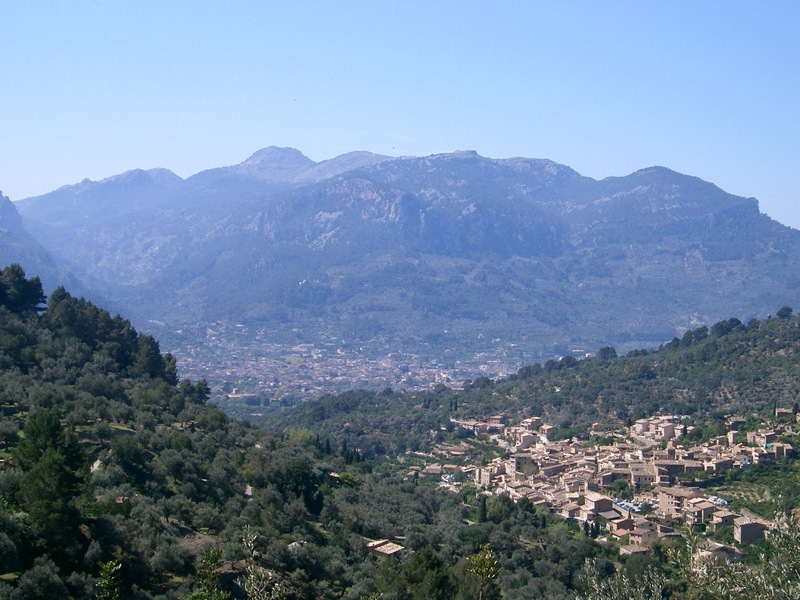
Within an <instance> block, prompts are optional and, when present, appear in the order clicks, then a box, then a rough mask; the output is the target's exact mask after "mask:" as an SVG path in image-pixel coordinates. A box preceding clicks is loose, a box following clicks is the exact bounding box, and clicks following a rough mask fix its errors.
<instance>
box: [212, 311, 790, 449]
mask: <svg viewBox="0 0 800 600" xmlns="http://www.w3.org/2000/svg"><path fill="white" fill-rule="evenodd" d="M778 314H780V315H781V317H779V318H771V319H767V320H763V321H759V320H755V319H754V320H752V321H750V322H748V323H747V324H744V323H742V322H741V321H740V320H739V319H736V318H731V319H726V320H724V321H720V322H718V323H715V324H714V325H712V326H711V327H710V328H706V327H702V328H698V329H694V330H690V331H688V332H687V333H686V334H684V335H683V336H682V337H681V338H674V339H673V340H672V341H671V342H669V343H667V344H665V345H663V346H662V347H661V348H660V349H659V350H658V351H653V352H648V351H632V352H631V353H630V354H629V355H627V356H620V357H617V356H616V350H614V349H613V348H611V347H605V348H602V349H600V351H599V352H598V353H597V354H596V355H593V356H591V357H589V358H585V359H583V360H576V359H574V358H572V357H566V358H564V359H561V360H549V361H547V362H546V363H544V364H534V365H530V366H526V367H523V368H521V369H520V370H519V371H518V373H517V374H516V375H512V376H509V377H506V378H502V379H496V380H493V379H489V378H486V377H483V378H479V379H476V380H468V381H466V382H464V385H463V389H451V388H449V387H447V386H445V385H439V386H437V388H436V389H435V390H433V391H431V392H425V393H413V392H409V393H403V392H395V391H393V390H391V389H386V390H384V391H382V392H374V391H368V390H353V391H348V392H344V393H342V394H339V395H335V396H327V397H323V398H319V399H317V400H312V401H309V402H306V403H303V404H301V405H299V406H295V407H292V408H284V409H278V410H275V411H272V412H269V413H267V414H266V415H265V416H264V417H263V418H260V419H259V422H260V423H261V424H263V425H265V426H266V427H268V428H270V429H276V430H282V429H283V428H285V427H290V426H291V427H307V428H310V429H312V430H314V431H319V432H321V433H322V434H328V435H334V434H336V433H339V432H343V434H344V435H345V436H346V437H345V439H347V441H348V443H349V444H351V445H354V446H358V447H359V448H362V450H363V451H364V452H365V454H366V455H367V456H375V455H382V454H389V455H394V454H398V453H402V452H404V451H405V450H407V449H414V450H424V451H428V450H430V449H431V448H432V446H433V445H434V444H435V443H437V442H438V441H440V439H439V438H440V437H441V433H439V432H440V430H441V428H442V427H449V428H450V429H452V424H450V425H448V423H449V421H450V419H451V418H458V419H474V418H486V417H488V416H489V415H495V414H503V415H505V416H506V418H507V419H508V420H510V421H517V420H519V419H522V418H526V417H530V416H538V417H542V418H543V419H544V420H545V421H546V422H548V423H551V424H553V425H555V426H556V430H555V431H554V432H553V434H551V438H554V439H558V438H568V437H571V436H578V437H581V438H583V439H588V429H589V427H590V426H591V424H592V423H595V422H598V423H600V424H601V425H603V427H604V428H611V427H612V426H614V425H616V426H624V425H629V424H630V423H632V422H633V421H634V420H636V419H639V418H642V417H646V416H650V415H653V414H658V413H661V414H674V415H687V416H689V417H690V418H691V419H692V421H694V422H697V423H698V425H699V424H700V423H706V424H707V426H708V431H709V432H710V431H719V430H720V427H722V424H723V421H724V419H723V417H724V415H726V414H739V415H743V416H750V415H757V416H759V417H765V416H768V415H770V414H771V413H772V412H774V409H775V408H776V407H782V408H790V409H794V410H795V411H796V410H797V409H798V404H797V403H798V394H799V393H800V363H798V356H800V318H798V317H796V316H792V310H791V309H790V308H788V307H784V308H782V309H781V310H780V311H778ZM229 402H230V404H229V405H228V409H229V410H232V411H238V412H241V413H245V414H246V413H247V412H248V411H249V410H250V409H248V407H247V406H244V405H238V406H237V405H236V404H234V403H235V402H236V401H235V400H230V401H229ZM701 433H702V428H698V429H697V434H698V435H700V434H701Z"/></svg>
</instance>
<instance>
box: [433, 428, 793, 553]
mask: <svg viewBox="0 0 800 600" xmlns="http://www.w3.org/2000/svg"><path fill="white" fill-rule="evenodd" d="M504 420H505V419H504V417H503V416H502V415H496V416H494V417H491V418H490V419H487V420H485V421H461V420H456V421H455V423H456V424H457V425H458V426H460V427H465V428H468V429H471V430H472V431H473V432H475V433H478V434H489V435H491V436H492V437H493V439H495V440H496V441H497V442H498V443H499V444H501V445H504V446H505V448H506V450H507V453H506V455H505V456H502V457H499V458H496V459H494V460H493V461H491V462H490V463H489V464H488V465H484V466H474V465H470V466H466V467H459V466H456V465H452V464H444V465H441V464H438V465H437V464H434V465H429V466H428V467H426V468H425V469H423V470H421V471H420V472H419V475H421V476H441V477H442V478H443V480H444V483H443V485H454V483H453V482H452V480H453V477H452V476H453V474H454V473H457V472H459V471H461V472H463V473H466V474H467V475H468V476H471V477H472V479H473V481H474V483H475V484H476V485H477V486H478V487H479V488H480V489H482V490H483V493H487V494H507V495H508V496H510V497H511V498H512V499H514V500H519V499H522V498H526V499H528V500H529V501H530V502H532V503H533V504H536V505H540V506H545V507H547V508H548V509H549V510H551V511H552V512H555V513H558V514H560V515H561V516H563V517H565V518H567V519H575V520H577V521H579V522H584V523H589V524H594V522H600V523H602V524H603V525H604V527H605V529H606V530H607V533H608V535H609V536H612V537H616V538H624V537H625V536H627V539H626V542H627V543H626V544H625V545H624V546H623V547H622V552H623V553H636V552H647V551H648V550H649V546H650V545H652V543H653V542H655V541H656V540H658V539H660V538H664V537H670V536H678V535H679V534H678V533H676V532H675V524H676V522H680V523H683V524H685V525H690V526H691V525H698V524H704V526H705V527H706V528H719V527H725V526H732V527H733V537H734V539H735V540H736V542H737V543H738V544H740V545H744V544H748V543H752V542H754V541H756V540H759V539H763V538H764V536H765V534H766V532H768V531H769V529H770V528H771V527H772V526H773V524H772V523H771V522H769V521H766V520H764V519H762V518H760V517H758V516H756V515H754V514H750V513H748V512H746V511H743V512H732V511H731V510H729V509H728V507H727V502H725V501H724V500H722V499H720V498H718V497H716V496H713V495H707V493H706V492H705V491H704V490H703V489H700V488H699V487H692V486H689V485H683V484H682V481H686V480H691V479H692V477H693V476H692V475H691V474H692V473H695V474H696V475H700V474H701V473H702V475H700V476H701V477H706V476H712V477H713V476H715V475H719V474H722V473H725V472H726V471H729V470H731V469H741V468H747V467H749V466H751V465H753V464H759V463H765V462H770V461H776V460H781V459H784V458H786V457H788V456H789V455H790V453H791V452H792V450H793V448H792V446H791V445H790V444H788V443H783V442H779V441H778V440H779V439H782V437H783V436H785V435H786V434H790V433H792V430H791V427H789V426H788V425H779V424H777V425H770V426H765V427H762V428H761V429H759V430H758V431H751V432H747V433H744V432H741V431H739V429H740V427H741V425H742V424H743V423H744V419H742V418H738V417H729V418H728V419H727V421H726V423H727V432H726V434H725V435H721V436H718V437H715V438H713V439H711V440H709V441H707V442H704V443H702V444H698V445H695V446H685V445H683V444H681V443H679V442H678V439H679V438H680V437H682V436H683V435H684V433H686V425H685V424H684V421H685V419H684V418H682V417H673V416H655V417H652V418H649V419H640V420H639V421H636V422H635V423H634V424H633V425H632V426H631V427H630V428H629V429H628V430H627V431H626V432H624V433H621V432H616V433H614V434H612V435H609V432H606V431H604V430H603V428H602V427H601V426H600V425H598V424H595V425H593V427H592V433H594V434H598V435H601V436H603V437H604V438H605V439H609V438H612V437H613V438H615V441H614V442H613V443H611V444H609V445H595V444H587V443H586V442H585V441H579V440H575V439H573V440H559V441H552V440H550V439H548V435H549V434H550V433H551V432H552V431H553V429H554V427H553V426H552V425H548V424H546V423H543V422H542V420H541V419H540V418H538V417H531V418H528V419H524V420H523V421H522V422H521V423H520V424H519V425H513V426H511V425H505V424H504V423H503V422H504ZM696 475H695V476H696ZM619 480H622V482H624V483H622V484H620V483H616V482H619ZM626 484H627V485H626ZM455 485H457V484H455ZM625 488H627V489H628V490H629V491H631V492H633V493H634V495H633V499H632V500H630V501H625V500H621V499H619V498H618V497H616V496H617V495H618V492H619V491H620V490H621V489H625ZM712 546H713V545H712ZM716 546H717V547H716V549H715V552H719V553H723V554H724V555H725V557H726V558H728V559H730V558H731V557H733V555H736V554H738V553H739V551H738V550H737V549H735V548H731V547H727V546H722V545H716Z"/></svg>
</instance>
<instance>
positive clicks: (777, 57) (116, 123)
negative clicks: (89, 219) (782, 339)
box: [0, 0, 800, 228]
mask: <svg viewBox="0 0 800 600" xmlns="http://www.w3.org/2000/svg"><path fill="white" fill-rule="evenodd" d="M0 73H2V76H3V83H2V86H1V88H0V190H2V191H3V192H4V193H5V194H6V195H7V196H10V197H11V199H12V200H19V199H22V198H25V197H27V196H31V195H36V194H41V193H44V192H47V191H50V190H53V189H55V188H56V187H59V186H61V185H64V184H69V183H75V182H77V181H80V180H81V179H83V178H85V177H88V178H90V179H102V178H104V177H108V176H110V175H114V174H116V173H120V172H122V171H125V170H128V169H132V168H152V167H166V168H169V169H171V170H173V171H175V172H176V173H177V174H179V175H181V176H184V177H185V176H188V175H191V174H193V173H196V172H198V171H201V170H203V169H206V168H210V167H215V166H222V165H229V164H235V163H238V162H241V161H242V160H244V159H245V158H247V157H248V156H249V155H250V154H251V153H252V152H254V151H256V150H257V149H259V148H262V147H264V146H269V145H276V146H292V147H295V148H297V149H299V150H301V151H302V152H303V153H305V154H306V155H307V156H309V157H310V158H312V159H314V160H324V159H326V158H332V157H333V156H336V155H338V154H342V153H344V152H349V151H352V150H370V151H372V152H378V153H383V154H389V155H394V156H400V155H416V156H422V155H427V154H433V153H438V152H449V151H453V150H457V149H470V150H477V151H478V152H479V153H480V154H482V155H484V156H489V157H493V158H503V157H510V156H526V157H532V158H550V159H552V160H555V161H557V162H560V163H563V164H567V165H569V166H571V167H573V168H575V169H576V170H578V171H579V172H581V173H582V174H584V175H589V176H591V177H595V178H602V177H606V176H610V175H625V174H628V173H630V172H632V171H635V170H637V169H640V168H643V167H647V166H651V165H663V166H666V167H669V168H672V169H674V170H676V171H680V172H683V173H687V174H690V175H696V176H698V177H701V178H703V179H706V180H709V181H712V182H714V183H716V184H717V185H719V186H720V187H722V188H723V189H725V190H726V191H728V192H731V193H734V194H737V195H741V196H753V197H756V198H758V200H759V201H760V203H761V210H762V211H763V212H766V213H767V214H769V215H770V216H772V217H774V218H776V219H777V220H779V221H781V222H782V223H785V224H788V225H791V226H793V227H795V228H800V204H798V201H800V2H797V1H795V0H792V1H782V0H771V1H769V2H737V1H733V2H722V1H719V2H703V1H697V0H693V1H690V2H684V1H670V2H659V3H653V2H640V1H636V2H577V1H576V2H561V1H550V2H533V1H528V2H523V1H506V2H490V1H486V2H469V1H465V0H460V1H458V2H450V1H446V0H435V1H431V0H425V1H413V0H402V1H397V2H390V1H379V0H364V1H361V2H354V1H350V0H336V1H322V0H320V1H318V2H303V1H298V0H295V1H292V2H289V1H287V2H266V1H258V2H244V1H239V2H230V3H227V2H225V3H223V2H211V1H208V2H197V1H195V2H180V1H175V0H169V1H163V2H162V1H138V2H131V1H126V0H113V1H111V0H108V1H95V2H84V1H81V0H72V1H55V0H54V1H53V2H31V1H29V0H2V1H0Z"/></svg>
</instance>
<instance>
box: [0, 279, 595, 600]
mask: <svg viewBox="0 0 800 600" xmlns="http://www.w3.org/2000/svg"><path fill="white" fill-rule="evenodd" d="M43 300H44V297H43V294H42V288H41V283H40V282H39V280H38V279H36V278H32V279H28V278H26V277H25V274H24V272H23V271H22V270H21V269H20V268H19V267H18V266H16V265H14V266H11V267H8V268H6V269H4V270H3V271H2V272H0V458H2V463H1V464H0V598H3V599H11V600H45V599H47V600H53V599H70V598H74V599H78V598H89V599H91V598H98V599H102V600H106V599H109V598H132V599H136V600H148V599H163V600H166V599H176V600H177V599H191V600H210V599H214V600H224V599H225V598H251V599H257V598H265V597H269V598H275V599H280V598H283V599H300V598H302V599H308V600H312V599H314V600H316V599H321V598H330V599H333V598H347V599H351V600H360V599H362V598H374V597H376V595H378V594H384V595H385V597H396V598H412V599H422V598H425V599H428V598H463V599H466V598H474V597H476V595H477V594H478V592H479V591H480V590H482V593H483V594H484V597H485V598H497V597H498V595H499V594H500V593H501V592H503V593H504V594H505V597H506V598H528V597H547V598H571V597H573V596H574V590H575V589H576V586H578V585H579V583H578V581H579V579H578V576H579V573H580V571H581V568H582V565H583V560H584V558H585V557H588V556H600V555H602V554H603V550H602V549H601V548H600V547H599V546H597V545H596V544H594V543H593V542H592V541H591V540H590V539H589V538H587V537H586V536H584V535H583V534H582V533H581V532H580V531H578V529H577V528H574V527H569V526H567V525H565V524H564V523H562V522H560V521H559V520H558V519H553V518H552V517H550V516H549V515H546V514H545V513H544V512H543V511H541V509H536V508H534V507H533V506H532V505H530V504H529V503H528V504H520V505H515V504H513V503H512V502H510V501H508V500H507V499H505V498H493V499H490V500H489V502H488V503H487V506H486V509H485V511H482V512H481V514H483V512H485V515H484V516H483V517H482V520H484V521H485V522H482V523H478V524H475V525H470V524H469V522H465V519H472V520H481V519H479V516H480V515H479V512H478V511H477V505H478V502H477V501H476V498H475V496H474V492H468V493H466V494H465V495H453V494H449V493H446V492H443V491H441V490H440V489H438V488H437V487H436V486H435V485H429V484H426V483H425V482H421V483H420V482H414V481H413V480H408V481H404V477H403V475H404V474H405V471H404V470H401V471H399V472H398V471H397V470H396V468H395V467H390V466H389V465H386V464H383V465H381V464H379V463H371V462H366V461H364V459H363V457H362V454H361V453H360V452H359V451H358V450H357V449H354V448H353V447H350V448H349V449H348V448H347V447H346V444H345V443H343V440H342V438H341V436H337V437H323V438H320V437H319V436H315V435H314V434H312V433H311V432H310V431H308V430H291V431H288V432H284V433H282V434H279V435H275V434H269V433H266V432H265V431H262V430H258V429H255V428H254V427H253V426H252V425H249V424H247V423H245V422H241V421H235V420H231V419H229V418H228V417H226V416H225V415H224V414H223V413H222V412H221V411H219V410H218V409H216V408H214V407H212V406H208V405H207V404H206V399H207V397H208V389H207V387H206V385H205V382H203V381H200V382H197V383H191V382H189V381H186V380H183V381H179V380H178V377H177V372H176V365H175V362H174V360H173V358H172V357H171V356H169V355H162V354H161V353H160V351H159V345H158V342H157V341H156V340H154V339H153V338H152V337H150V336H146V335H141V334H139V333H137V332H136V331H135V330H134V329H133V327H131V324H130V323H129V322H128V321H126V320H125V319H123V318H121V317H119V316H116V317H112V316H111V315H110V314H109V313H108V312H106V311H104V310H102V309H100V308H98V307H96V306H94V305H93V304H91V303H89V302H87V301H85V300H83V299H78V298H75V297H73V296H71V295H70V294H69V293H68V292H66V291H65V290H63V289H58V290H56V291H55V292H54V293H53V294H52V295H51V296H50V298H49V299H48V300H47V304H46V305H43V304H42V302H43ZM368 539H393V540H395V541H400V542H401V543H402V544H403V545H404V546H405V548H406V554H405V556H404V557H403V558H402V559H400V560H397V559H396V558H392V559H380V558H378V557H377V556H375V555H374V554H372V553H371V552H370V551H369V550H368V548H367V541H368ZM488 543H491V548H492V549H491V556H492V557H494V558H492V560H495V558H496V560H497V561H498V563H497V564H498V565H500V567H502V570H501V571H500V572H499V576H497V575H496V576H495V577H492V579H491V580H489V579H487V580H482V579H481V578H479V577H477V576H476V575H475V573H474V572H473V571H472V570H471V567H470V565H471V563H470V562H469V560H468V559H469V557H473V558H474V557H476V556H479V555H480V552H481V546H482V545H484V544H488ZM248 569H249V570H248ZM258 589H261V592H259V591H258ZM259 593H260V594H262V595H259Z"/></svg>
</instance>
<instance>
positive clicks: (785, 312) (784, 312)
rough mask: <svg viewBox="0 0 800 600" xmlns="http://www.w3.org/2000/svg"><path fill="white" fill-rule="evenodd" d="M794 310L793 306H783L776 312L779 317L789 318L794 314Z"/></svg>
mask: <svg viewBox="0 0 800 600" xmlns="http://www.w3.org/2000/svg"><path fill="white" fill-rule="evenodd" d="M792 312H794V311H793V310H792V307H791V306H782V307H781V308H779V309H778V312H777V313H775V314H776V316H777V317H778V318H779V319H788V318H789V317H791V316H792Z"/></svg>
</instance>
